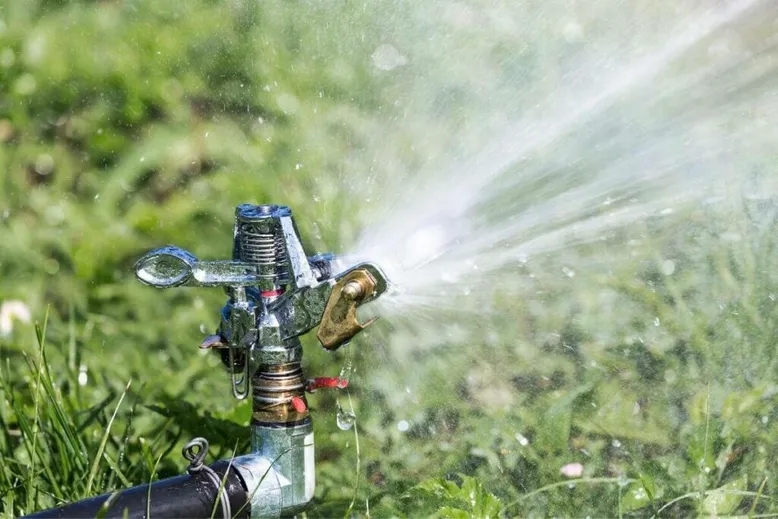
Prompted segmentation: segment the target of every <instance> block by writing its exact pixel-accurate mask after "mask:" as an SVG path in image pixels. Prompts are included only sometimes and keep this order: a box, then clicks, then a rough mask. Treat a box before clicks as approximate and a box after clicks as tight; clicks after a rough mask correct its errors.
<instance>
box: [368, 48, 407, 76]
mask: <svg viewBox="0 0 778 519" xmlns="http://www.w3.org/2000/svg"><path fill="white" fill-rule="evenodd" d="M371 59H372V60H373V66H374V67H375V68H377V69H378V70H384V71H388V70H392V69H395V68H397V67H402V66H403V65H405V64H406V63H408V58H406V57H405V56H403V55H402V54H400V51H398V50H397V49H396V48H395V47H394V46H393V45H389V44H388V43H385V44H383V45H379V46H378V47H377V48H376V50H375V52H373V55H372V56H371Z"/></svg>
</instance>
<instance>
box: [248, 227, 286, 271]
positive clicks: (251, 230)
mask: <svg viewBox="0 0 778 519" xmlns="http://www.w3.org/2000/svg"><path fill="white" fill-rule="evenodd" d="M280 234H281V233H280V232H263V231H262V230H260V229H258V228H257V227H256V226H254V225H251V224H248V223H244V224H242V225H241V226H240V229H239V243H240V256H241V259H242V260H243V261H246V262H248V263H254V264H257V265H275V266H277V267H279V268H282V267H285V266H286V264H287V262H288V261H287V253H286V245H285V243H284V238H283V236H281V235H280Z"/></svg>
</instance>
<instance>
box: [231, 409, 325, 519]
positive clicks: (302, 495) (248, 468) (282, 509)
mask: <svg viewBox="0 0 778 519" xmlns="http://www.w3.org/2000/svg"><path fill="white" fill-rule="evenodd" d="M251 438H252V440H251V441H252V450H253V451H254V452H253V453H252V454H249V455H246V456H240V457H238V458H235V459H234V460H233V466H234V467H235V468H236V469H237V470H238V473H239V474H240V475H241V477H242V478H243V481H244V483H245V484H246V489H247V491H248V494H249V501H250V503H251V517H252V518H260V517H263V518H264V517H281V516H283V517H288V516H292V515H295V514H297V513H299V512H301V511H302V510H304V509H305V508H306V507H307V506H308V504H309V503H310V502H311V500H312V499H313V493H314V490H315V488H316V473H315V466H314V445H313V426H312V425H311V422H310V421H308V422H307V423H305V424H302V425H298V426H295V427H264V426H252V436H251Z"/></svg>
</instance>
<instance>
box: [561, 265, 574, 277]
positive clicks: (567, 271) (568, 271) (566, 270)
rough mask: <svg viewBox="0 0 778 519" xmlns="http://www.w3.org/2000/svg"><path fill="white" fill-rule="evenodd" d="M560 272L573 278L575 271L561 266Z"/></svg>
mask: <svg viewBox="0 0 778 519" xmlns="http://www.w3.org/2000/svg"><path fill="white" fill-rule="evenodd" d="M562 272H564V274H565V276H567V277H569V278H574V277H575V271H574V270H573V269H571V268H568V267H562Z"/></svg>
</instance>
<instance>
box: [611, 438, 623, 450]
mask: <svg viewBox="0 0 778 519" xmlns="http://www.w3.org/2000/svg"><path fill="white" fill-rule="evenodd" d="M611 445H613V446H614V447H616V448H617V449H619V448H621V442H620V441H619V440H613V441H612V442H611Z"/></svg>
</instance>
